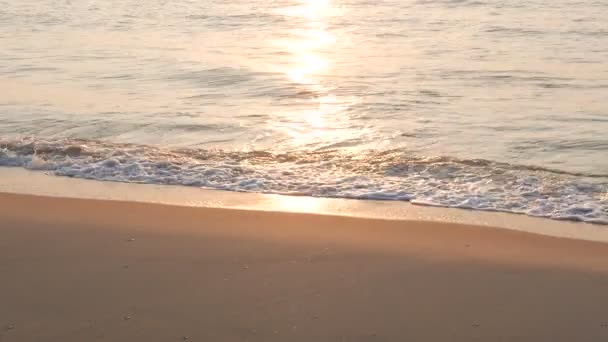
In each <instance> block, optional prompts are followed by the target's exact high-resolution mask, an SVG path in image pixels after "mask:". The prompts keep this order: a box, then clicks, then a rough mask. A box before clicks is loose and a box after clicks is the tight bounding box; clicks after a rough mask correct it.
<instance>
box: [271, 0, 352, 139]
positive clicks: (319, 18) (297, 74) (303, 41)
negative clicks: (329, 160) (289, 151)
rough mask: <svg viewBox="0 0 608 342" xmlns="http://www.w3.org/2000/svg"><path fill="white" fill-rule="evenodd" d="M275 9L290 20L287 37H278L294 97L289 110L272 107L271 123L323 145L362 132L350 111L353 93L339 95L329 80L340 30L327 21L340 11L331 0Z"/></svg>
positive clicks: (302, 1) (307, 0)
mask: <svg viewBox="0 0 608 342" xmlns="http://www.w3.org/2000/svg"><path fill="white" fill-rule="evenodd" d="M279 13H280V14H281V15H283V16H285V18H286V19H287V20H289V22H290V28H289V29H288V30H287V31H286V33H287V35H286V37H285V38H281V39H279V40H278V41H276V43H277V44H278V45H279V46H280V47H281V48H282V49H284V50H283V51H285V52H286V53H287V54H288V55H287V57H286V58H285V59H284V62H285V64H283V68H282V69H281V72H282V73H284V75H285V78H286V79H287V80H288V81H289V82H290V83H292V84H293V86H294V87H295V88H296V89H298V90H297V94H298V95H297V96H298V97H297V98H296V100H295V101H294V104H293V106H291V107H290V108H289V109H288V110H281V111H278V112H276V113H274V115H275V118H276V120H273V123H272V125H273V126H274V127H275V129H277V130H279V131H281V132H282V133H284V134H285V136H287V137H289V144H290V145H295V146H298V147H301V146H307V147H317V148H322V147H324V146H331V145H333V144H335V143H339V142H341V141H345V140H349V139H353V138H354V137H355V136H357V135H360V134H361V129H358V130H357V131H354V130H353V129H352V128H351V127H350V118H349V117H348V109H349V107H350V106H352V105H353V104H355V103H357V99H355V98H352V97H344V96H339V95H338V94H336V93H335V91H336V84H335V83H331V82H329V80H330V78H331V75H332V73H334V72H336V70H334V68H335V65H334V64H335V63H339V62H340V60H336V58H339V54H338V53H337V52H336V45H337V44H339V43H340V41H339V36H336V35H335V34H334V32H332V31H331V29H330V27H331V24H332V20H333V18H335V17H336V16H339V15H342V12H341V11H340V10H338V9H337V8H336V7H335V6H334V4H333V3H332V1H331V0H298V1H297V2H296V4H295V5H294V6H290V7H287V8H283V9H281V10H279Z"/></svg>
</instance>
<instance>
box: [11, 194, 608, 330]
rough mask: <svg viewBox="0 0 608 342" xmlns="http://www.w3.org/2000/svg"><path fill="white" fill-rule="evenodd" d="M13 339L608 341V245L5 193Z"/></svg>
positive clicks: (435, 226) (460, 228)
mask: <svg viewBox="0 0 608 342" xmlns="http://www.w3.org/2000/svg"><path fill="white" fill-rule="evenodd" d="M0 234H1V236H2V239H0V271H1V272H2V274H3V281H2V282H0V296H1V299H2V303H3V305H2V306H0V327H1V328H2V330H0V340H2V342H12V341H62V342H72V341H73V342H76V341H83V340H86V341H95V340H97V341H132V340H141V341H159V342H160V341H184V340H188V341H260V342H262V341H277V342H278V341H302V342H305V341H327V342H330V341H408V340H415V341H437V342H440V341H446V340H449V341H463V342H465V341H524V342H528V341H529V342H539V341H552V342H555V341H557V342H561V341H563V342H570V341H574V340H576V341H583V342H586V341H588V342H596V341H602V340H604V339H607V338H608V329H607V327H608V321H607V320H606V317H608V307H607V306H606V305H605V303H606V301H605V300H603V298H606V297H605V296H606V294H605V290H606V288H608V244H606V243H601V242H591V241H583V240H574V239H564V238H557V237H548V236H543V235H538V234H531V233H527V232H521V231H514V230H508V229H489V228H487V227H483V226H476V225H466V224H455V223H447V222H430V221H415V220H409V221H408V220H387V219H375V218H363V217H353V216H336V215H320V214H310V213H294V212H273V211H260V210H244V209H235V208H232V209H229V208H205V207H193V206H175V205H168V204H159V203H142V202H132V201H118V200H100V199H78V198H58V197H48V196H40V195H37V196H34V195H24V194H21V195H18V194H6V193H5V194H0Z"/></svg>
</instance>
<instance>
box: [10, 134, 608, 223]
mask: <svg viewBox="0 0 608 342" xmlns="http://www.w3.org/2000/svg"><path fill="white" fill-rule="evenodd" d="M0 165H2V166H16V167H24V168H27V169H32V170H46V171H49V172H51V173H52V174H54V175H58V176H68V177H77V178H86V179H95V180H104V181H121V182H137V183H153V184H171V185H185V186H196V187H203V188H210V189H221V190H232V191H245V192H262V193H278V194H291V195H307V196H318V197H341V198H355V199H375V200H402V201H411V202H412V203H414V204H423V205H434V206H444V207H455V208H467V209H477V210H491V211H504V212H512V213H520V214H527V215H531V216H540V217H547V218H552V219H562V220H575V221H584V222H591V223H600V224H608V175H602V174H582V173H569V172H565V171H560V170H553V169H548V168H543V167H535V166H523V165H511V164H507V163H498V162H493V161H488V160H482V159H475V160H463V159H457V158H452V157H433V158H422V157H418V156H413V155H411V154H410V153H408V152H407V151H404V150H391V151H367V152H361V153H358V154H354V153H345V152H342V151H322V152H310V151H306V152H303V151H299V152H290V153H274V152H271V151H224V150H204V149H173V150H169V149H162V148H158V147H153V146H143V145H132V144H113V143H106V142H100V141H90V140H58V141H40V140H32V139H23V140H14V141H0Z"/></svg>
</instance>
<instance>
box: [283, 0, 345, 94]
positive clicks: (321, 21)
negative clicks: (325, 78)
mask: <svg viewBox="0 0 608 342" xmlns="http://www.w3.org/2000/svg"><path fill="white" fill-rule="evenodd" d="M331 10H332V8H331V3H330V1H329V0H304V1H301V3H300V5H297V6H294V7H289V8H288V9H285V11H284V14H286V15H287V16H289V17H291V18H293V20H294V21H303V22H302V27H301V28H299V29H297V30H295V32H294V34H295V36H296V37H297V38H296V39H292V40H289V41H287V42H286V47H287V50H288V51H289V52H290V53H291V55H292V61H291V65H290V67H289V69H288V70H287V72H286V74H287V76H288V77H289V79H290V80H291V81H292V82H295V83H304V84H318V83H319V82H318V80H316V77H318V76H319V75H322V74H324V73H326V72H328V70H329V67H330V63H329V59H328V58H327V53H324V52H323V51H322V50H323V49H326V48H328V46H329V45H330V44H333V43H335V41H336V40H335V37H334V36H333V35H331V34H330V33H329V32H328V31H327V30H326V25H327V23H326V22H325V17H326V15H328V13H331Z"/></svg>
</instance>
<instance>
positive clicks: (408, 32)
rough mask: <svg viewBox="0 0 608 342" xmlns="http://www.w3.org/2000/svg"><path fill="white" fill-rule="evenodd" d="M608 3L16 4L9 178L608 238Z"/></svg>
mask: <svg viewBox="0 0 608 342" xmlns="http://www.w3.org/2000/svg"><path fill="white" fill-rule="evenodd" d="M607 18H608V2H606V1H598V0H554V1H545V0H531V1H519V0H517V1H516V0H485V1H474V0H386V1H368V0H278V1H255V0H248V1H244V0H234V1H224V0H196V1H194V0H177V1H167V0H146V1H143V0H103V1H101V0H87V1H69V0H36V1H34V0H19V1H17V0H0V47H1V49H0V166H5V167H8V166H10V167H15V166H16V167H25V168H29V169H36V170H45V171H47V172H50V173H53V174H56V175H58V176H70V177H82V178H90V179H98V180H112V181H127V182H143V183H160V184H176V185H185V186H198V187H205V188H215V189H226V190H235V191H255V192H268V193H282V194H293V195H309V196H323V197H345V198H358V199H393V200H403V201H411V202H413V203H418V204H425V205H438V206H449V207H460V208H471V209H480V210H496V211H507V212H516V213H524V214H528V215H534V216H542V217H548V218H554V219H569V220H581V221H586V222H593V223H605V224H606V223H608V67H607V65H608V19H607Z"/></svg>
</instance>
